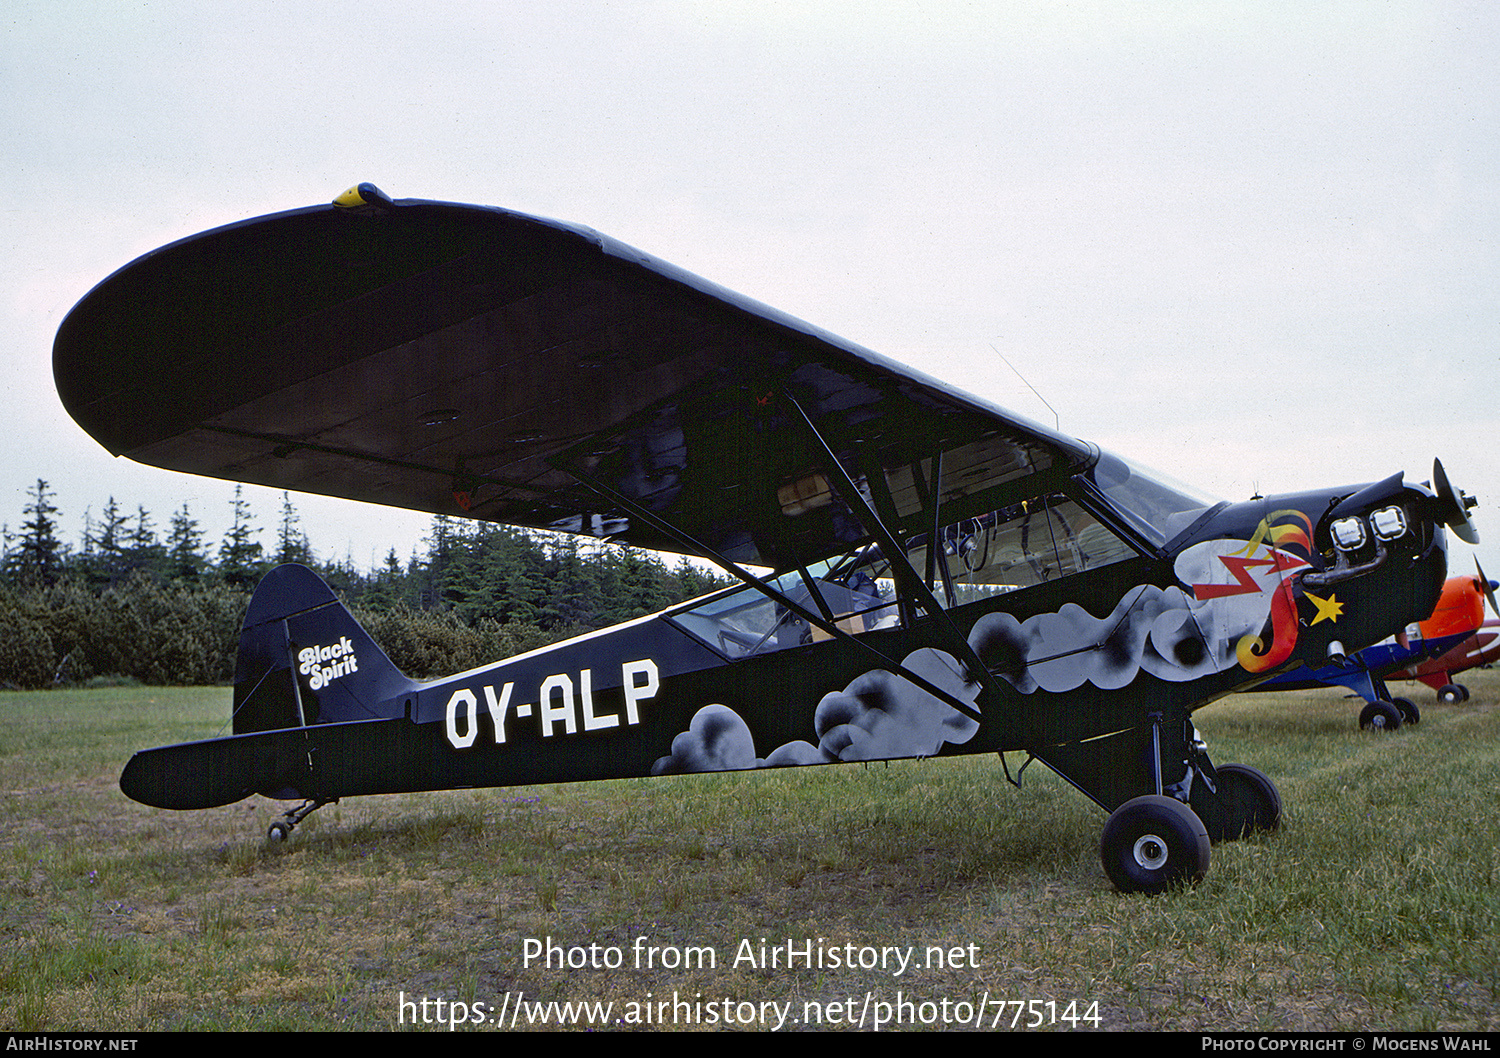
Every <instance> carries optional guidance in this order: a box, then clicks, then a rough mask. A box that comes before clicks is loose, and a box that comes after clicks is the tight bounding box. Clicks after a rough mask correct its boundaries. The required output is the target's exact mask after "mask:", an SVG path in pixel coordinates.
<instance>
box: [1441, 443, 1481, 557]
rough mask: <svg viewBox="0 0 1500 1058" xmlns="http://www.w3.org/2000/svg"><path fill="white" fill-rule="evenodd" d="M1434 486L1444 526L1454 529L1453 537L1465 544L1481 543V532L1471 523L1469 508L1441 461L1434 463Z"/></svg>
mask: <svg viewBox="0 0 1500 1058" xmlns="http://www.w3.org/2000/svg"><path fill="white" fill-rule="evenodd" d="M1432 485H1433V491H1434V492H1436V493H1437V499H1438V509H1439V511H1440V512H1441V515H1442V519H1443V522H1444V524H1446V525H1447V526H1448V528H1449V529H1452V530H1453V535H1454V536H1456V537H1458V538H1459V539H1460V540H1462V541H1463V542H1464V543H1466V544H1477V543H1479V530H1477V529H1475V528H1474V523H1473V522H1471V521H1469V508H1468V505H1467V504H1465V503H1464V497H1463V494H1462V493H1461V492H1459V491H1458V490H1457V489H1455V488H1454V487H1453V485H1452V484H1451V483H1450V482H1449V481H1448V475H1447V474H1446V473H1444V471H1443V461H1442V460H1440V459H1434V460H1433V461H1432Z"/></svg>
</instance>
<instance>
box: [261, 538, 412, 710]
mask: <svg viewBox="0 0 1500 1058" xmlns="http://www.w3.org/2000/svg"><path fill="white" fill-rule="evenodd" d="M415 687H416V684H415V682H414V681H412V680H409V679H407V678H406V677H405V676H404V675H402V674H401V672H400V670H399V669H397V668H396V666H395V665H394V664H392V662H391V660H390V658H388V657H386V656H385V652H384V651H383V650H381V649H380V648H379V647H378V646H376V645H375V641H374V640H373V639H371V638H370V636H369V634H368V633H367V632H365V630H364V629H363V628H362V627H360V624H359V622H358V621H356V620H355V619H354V616H353V615H352V614H350V613H349V611H348V610H347V609H346V608H345V607H344V604H343V603H341V602H339V601H338V599H337V598H336V597H335V596H334V594H333V591H332V589H330V588H329V587H328V585H327V584H325V583H323V580H322V579H321V578H320V577H319V576H318V575H317V574H316V573H314V572H313V571H312V570H310V569H308V568H307V567H306V566H298V565H285V566H278V567H276V568H275V569H273V570H271V572H269V573H267V574H266V575H265V577H263V578H262V579H261V582H260V584H259V586H257V587H256V589H255V595H254V596H253V597H252V598H251V600H250V608H249V610H248V611H246V613H245V626H244V628H243V629H242V630H241V631H240V653H239V660H238V661H237V663H236V664H235V673H234V732H235V734H245V733H247V732H251V731H271V730H276V729H280V728H288V727H302V726H305V725H308V724H317V723H337V722H342V721H348V720H374V719H392V718H394V717H399V716H402V715H403V714H404V713H405V711H406V699H407V698H408V697H411V696H412V695H413V693H414V690H415Z"/></svg>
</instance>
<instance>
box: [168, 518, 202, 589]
mask: <svg viewBox="0 0 1500 1058" xmlns="http://www.w3.org/2000/svg"><path fill="white" fill-rule="evenodd" d="M167 568H168V570H169V571H170V576H171V577H172V579H173V580H182V581H187V582H189V583H191V582H194V581H196V580H197V579H198V578H199V577H201V576H202V575H203V572H204V570H206V569H207V568H208V556H207V555H206V554H204V552H203V531H202V530H201V529H200V528H198V521H197V519H196V518H194V517H193V516H192V515H191V514H190V513H189V512H188V505H187V504H185V503H184V504H183V505H182V510H180V511H178V512H177V513H176V514H174V515H172V530H171V532H170V533H169V534H168V536H167Z"/></svg>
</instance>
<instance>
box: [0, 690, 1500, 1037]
mask: <svg viewBox="0 0 1500 1058" xmlns="http://www.w3.org/2000/svg"><path fill="white" fill-rule="evenodd" d="M1465 681H1466V682H1467V683H1468V684H1469V686H1470V689H1471V690H1472V691H1473V692H1474V696H1473V699H1472V700H1471V702H1470V703H1468V704H1465V705H1461V706H1442V705H1438V704H1436V703H1435V702H1434V701H1433V696H1432V694H1431V692H1429V691H1426V690H1425V689H1421V688H1418V689H1416V690H1415V693H1412V692H1411V691H1410V689H1408V693H1411V696H1412V697H1414V698H1415V699H1416V700H1417V701H1418V704H1419V705H1420V706H1421V708H1422V712H1423V719H1422V723H1421V724H1420V725H1418V726H1417V727H1415V728H1407V729H1403V730H1401V731H1399V732H1395V733H1392V734H1389V735H1371V734H1366V733H1362V732H1360V731H1359V730H1358V727H1357V722H1356V718H1357V715H1358V710H1357V709H1356V708H1355V706H1354V704H1353V703H1351V702H1348V701H1346V700H1344V699H1343V698H1342V696H1341V695H1340V693H1338V692H1334V691H1327V692H1312V693H1292V694H1280V695H1270V694H1266V695H1246V696H1240V697H1236V698H1233V699H1229V700H1226V701H1224V702H1220V703H1216V704H1215V705H1213V706H1210V707H1209V708H1207V709H1205V710H1202V711H1201V712H1200V713H1199V714H1198V715H1197V718H1196V719H1197V721H1198V726H1199V729H1200V731H1201V733H1202V734H1203V736H1204V737H1205V738H1206V739H1207V741H1208V742H1209V747H1210V750H1211V752H1212V754H1213V756H1214V759H1215V760H1216V761H1218V762H1220V763H1228V762H1231V761H1243V762H1246V763H1251V764H1254V765H1255V766H1257V767H1259V768H1260V769H1261V770H1263V771H1265V772H1266V773H1267V774H1269V775H1271V776H1272V777H1273V778H1274V779H1275V780H1276V782H1277V784H1278V786H1279V787H1280V789H1281V793H1282V797H1283V800H1284V802H1285V805H1286V816H1285V821H1284V825H1283V827H1282V829H1281V830H1280V831H1279V832H1277V833H1275V834H1271V835H1264V836H1259V837H1255V838H1252V839H1250V840H1248V841H1244V842H1236V843H1228V844H1223V845H1218V846H1215V848H1214V855H1213V864H1212V867H1211V868H1210V871H1209V874H1208V876H1207V878H1205V879H1204V881H1203V882H1202V883H1200V884H1199V885H1197V886H1196V887H1193V888H1190V889H1184V890H1180V891H1175V892H1171V893H1168V894H1166V895H1164V896H1162V897H1157V898H1142V897H1126V896H1122V895H1120V894H1118V893H1116V892H1115V891H1114V890H1113V889H1111V888H1110V886H1109V883H1108V882H1107V880H1106V879H1105V877H1104V873H1103V870H1102V868H1101V866H1100V863H1099V856H1098V848H1097V845H1098V838H1099V833H1100V829H1101V828H1102V826H1103V823H1104V816H1103V814H1102V813H1101V812H1099V811H1098V810H1097V809H1096V808H1094V807H1093V806H1092V805H1091V804H1089V803H1088V802H1086V801H1085V800H1084V799H1083V798H1082V797H1081V796H1079V795H1078V794H1077V793H1075V792H1074V791H1073V790H1072V789H1071V788H1069V787H1067V786H1066V785H1065V784H1063V783H1062V782H1061V781H1060V780H1058V779H1056V778H1055V777H1053V776H1052V775H1050V774H1049V773H1047V772H1046V771H1045V769H1043V768H1042V767H1040V766H1037V765H1034V766H1032V767H1031V768H1029V769H1028V770H1027V772H1026V776H1025V783H1024V787H1023V788H1022V789H1020V790H1017V789H1015V788H1014V787H1013V786H1011V785H1010V784H1009V783H1007V782H1006V781H1005V778H1004V773H1003V771H1002V770H1001V768H1000V766H999V762H998V761H997V760H996V759H995V758H993V757H966V758H955V759H947V760H934V761H924V762H903V763H897V764H890V765H884V764H877V765H871V766H869V767H862V766H843V767H829V768H804V769H790V770H778V771H773V772H765V773H755V774H736V775H708V776H683V777H674V778H667V779H655V780H628V781H619V782H607V783H576V784H570V785H565V786H553V787H532V788H521V789H498V790H483V791H455V792H449V793H440V794H424V795H396V796H389V797H369V798H359V799H355V800H351V801H348V802H345V803H343V804H340V805H332V806H328V807H326V808H324V809H322V810H321V811H319V812H317V813H315V814H314V815H313V816H311V817H310V818H309V819H308V820H307V821H306V822H305V823H304V824H303V825H302V826H301V827H299V828H298V830H297V832H296V834H295V835H294V836H293V839H292V841H291V842H289V843H288V844H287V845H286V846H284V847H280V848H272V847H267V846H266V845H265V843H264V840H263V835H264V833H265V828H266V826H267V825H268V824H269V823H270V822H271V821H272V820H273V819H275V818H276V817H277V816H278V815H279V814H280V811H281V809H282V807H284V806H280V805H278V804H276V803H274V802H270V801H266V800H263V799H260V798H255V799H252V800H249V801H245V802H241V803H240V804H237V805H231V806H228V807H225V808H220V809H211V810H208V811H203V812H188V813H181V812H163V811H157V810H154V809H149V808H146V807H144V806H141V805H137V804H135V803H133V802H131V801H129V800H127V799H126V798H124V797H123V795H121V794H120V792H119V789H118V787H117V786H116V781H117V778H118V775H119V770H120V768H121V767H122V765H123V764H124V762H125V760H126V759H127V758H128V756H129V754H130V753H131V752H132V751H134V750H135V749H139V748H144V747H148V746H153V745H158V744H161V743H165V742H175V741H183V740H187V739H193V738H203V737H208V736H211V735H214V734H217V733H219V732H220V731H221V730H222V728H223V727H224V718H225V717H226V716H227V713H228V707H229V693H228V691H226V690H223V689H200V690H161V689H155V688H136V687H116V688H99V689H93V690H87V691H68V692H44V693H36V694H0V1025H4V1026H5V1027H7V1028H10V1029H20V1030H28V1031H30V1030H70V1029H87V1030H105V1031H136V1030H147V1029H296V1030H301V1029H318V1028H343V1027H348V1028H355V1029H388V1028H395V1027H398V1026H399V1022H400V1019H401V1007H400V1002H399V1000H400V998H401V997H402V996H403V995H404V997H405V998H406V999H407V1000H408V1001H414V1000H415V1001H420V1000H421V999H422V998H427V999H428V1000H429V1006H428V1014H429V1016H436V1012H437V1010H436V1006H435V1005H434V1004H433V1003H432V1001H435V1000H437V999H439V998H441V999H442V1000H444V1015H445V1016H447V1015H448V1014H449V1013H450V1012H451V1009H452V1008H451V1007H450V1006H449V1004H452V1003H454V1002H459V1003H463V1004H469V1005H470V1006H469V1007H468V1008H460V1009H464V1010H465V1012H468V1011H469V1010H472V1009H474V1005H476V1004H479V1003H487V1004H495V1005H496V1006H498V1005H499V1004H500V1003H502V1002H503V1001H505V999H506V997H507V995H508V996H509V997H510V1002H511V1003H512V1004H514V1002H515V998H516V996H518V995H520V994H522V993H524V996H525V999H526V1000H527V1001H528V1002H535V1001H541V1002H545V1001H600V1002H612V1003H613V1004H614V1007H613V1009H612V1010H611V1011H610V1017H609V1018H608V1019H607V1023H608V1024H609V1025H611V1026H613V1025H616V1024H623V1025H625V1026H627V1027H628V1024H629V1023H630V1021H631V1020H632V1015H634V1020H636V1021H644V1020H645V1017H646V1012H645V1011H644V1010H643V1009H642V1008H640V1007H639V1006H636V1007H631V1006H629V1004H632V1003H634V1004H640V1003H642V1002H644V1001H647V1000H649V1001H651V1002H653V1003H660V1002H662V1001H664V1000H665V1001H670V1000H671V999H672V997H673V995H674V993H675V994H676V995H677V996H678V997H679V998H682V999H687V1000H690V1001H694V1002H696V1003H697V1004H698V1005H697V1006H696V1007H695V1008H693V1011H694V1013H695V1014H696V1016H697V1017H699V1018H700V1019H703V1020H707V1019H708V1018H709V1017H710V1016H715V1017H720V1018H722V1016H723V1014H724V1012H725V1009H726V1008H725V1006H724V1001H725V1000H729V1001H732V1004H731V1007H730V1008H729V1009H730V1011H731V1012H734V1013H736V1014H737V1015H744V1014H747V1013H749V1012H750V1011H751V1009H752V1007H751V1006H750V1005H751V1004H755V1005H757V1006H755V1007H754V1008H753V1009H754V1010H755V1012H756V1013H757V1014H759V1013H760V1010H761V1009H762V1008H761V1007H759V1006H758V1005H759V1004H768V1003H778V1004H785V1003H791V1004H792V1010H791V1017H792V1018H793V1020H794V1022H795V1021H796V1020H800V1019H802V1018H803V1016H804V1012H805V1010H804V1004H805V1003H817V1004H832V1003H834V1002H835V1001H847V1000H850V999H852V1000H853V1001H854V1004H855V1007H854V1013H855V1014H858V1013H859V1012H860V1010H861V1009H863V1004H864V1003H865V999H866V996H867V995H868V996H869V997H870V998H871V1000H872V1001H880V1002H885V1003H895V1002H896V1000H897V998H898V993H899V995H900V996H901V997H902V998H904V999H905V1000H907V1001H909V1002H910V1003H911V1004H913V1005H912V1006H909V1007H908V1008H905V1010H904V1012H905V1014H906V1021H907V1023H908V1024H909V1023H910V1022H911V1021H912V1020H917V1021H919V1022H920V1021H924V1020H926V1021H929V1022H930V1021H931V1020H932V1019H938V1020H937V1022H936V1023H937V1024H939V1025H940V1024H942V1021H941V1017H942V1014H943V1012H944V1011H943V1008H942V1007H941V1006H940V1004H942V1003H943V1001H945V1000H946V1001H947V1002H948V1007H947V1013H949V1014H950V1015H951V1014H954V1013H958V1012H962V1011H964V1010H968V1009H972V1008H971V1007H961V1006H955V1004H961V1003H967V1004H974V1003H976V1002H978V1001H979V1000H980V999H982V997H984V996H985V995H988V996H989V997H990V999H991V1000H992V1001H993V1000H996V999H1003V1000H1033V999H1035V1000H1040V1001H1043V1002H1047V1001H1050V1002H1052V1003H1053V1004H1055V1005H1054V1006H1053V1007H1052V1008H1050V1009H1051V1010H1055V1011H1056V1012H1058V1013H1059V1014H1061V1013H1064V1012H1066V1010H1067V1004H1068V1002H1069V1001H1070V1000H1077V1001H1078V1002H1079V1004H1080V1005H1079V1006H1078V1007H1076V1008H1074V1010H1075V1013H1079V1014H1081V1013H1085V1012H1087V1011H1088V1010H1089V1009H1090V1006H1089V1005H1090V1004H1093V1003H1097V1004H1098V1006H1097V1014H1098V1017H1099V1019H1100V1024H1101V1027H1103V1028H1105V1029H1171V1030H1198V1029H1218V1030H1223V1029H1246V1030H1302V1029H1310V1030H1317V1029H1337V1030H1370V1029H1387V1030H1423V1029H1426V1030H1437V1029H1443V1030H1480V1029H1494V1028H1495V1027H1496V1026H1497V1025H1500V939H1497V938H1500V852H1497V842H1496V836H1497V835H1500V797H1497V795H1496V790H1497V789H1500V749H1497V747H1500V708H1497V700H1500V675H1497V674H1495V673H1491V672H1479V673H1470V674H1467V675H1466V679H1465ZM1019 763H1020V760H1019V758H1015V757H1012V758H1011V761H1010V764H1011V771H1012V773H1014V771H1015V769H1016V767H1017V766H1018V765H1019ZM547 938H550V939H551V942H552V943H553V944H554V945H557V946H558V947H559V948H561V949H562V950H564V952H566V951H567V950H568V949H573V957H574V958H575V959H587V957H588V956H589V954H590V952H591V951H592V953H594V956H595V957H597V958H601V959H602V958H604V957H605V956H607V955H610V954H612V953H617V954H618V955H619V956H620V958H621V960H622V962H623V965H621V966H620V967H618V968H602V969H595V968H592V967H587V966H583V967H575V968H567V967H562V968H558V967H554V968H551V969H548V968H547V967H546V966H544V965H539V964H538V963H537V962H533V964H532V965H526V963H525V960H524V958H523V954H524V952H525V950H526V949H525V945H526V942H527V941H528V939H530V940H533V941H537V942H543V943H545V941H546V939H547ZM637 938H644V939H643V940H641V941H640V945H641V951H642V953H643V954H645V953H647V952H649V953H650V954H651V955H652V956H653V958H652V962H653V965H651V966H649V967H647V966H640V967H637V966H636V965H635V954H634V953H635V950H636V948H635V946H636V943H637ZM762 938H765V941H766V943H767V944H768V945H773V944H776V943H778V942H781V943H784V942H785V941H786V939H787V938H794V939H796V941H797V943H798V944H802V943H804V942H805V940H806V939H811V940H812V941H814V942H816V943H817V944H818V947H819V948H820V949H821V950H825V951H827V950H832V949H834V948H837V949H838V950H839V951H840V952H843V951H844V950H845V949H844V945H846V944H853V945H856V946H870V947H872V948H876V949H879V948H884V947H888V946H889V947H896V948H901V949H905V948H907V947H908V946H910V947H912V948H914V949H915V950H916V952H917V953H918V955H919V957H920V956H921V955H922V954H923V953H925V952H926V951H927V949H928V948H929V947H932V948H941V949H942V950H943V951H944V952H945V953H951V952H952V951H953V949H958V950H959V951H961V952H962V953H964V955H965V958H964V959H963V960H962V965H958V966H953V965H945V966H943V967H941V968H939V967H936V966H932V967H929V966H916V967H913V968H911V969H909V970H907V971H906V972H905V973H904V974H902V975H901V976H895V975H894V974H893V973H892V972H890V971H882V970H881V969H879V968H860V967H854V968H846V967H842V966H841V967H831V966H828V965H824V966H823V967H822V968H817V967H813V968H806V967H802V966H797V967H794V968H791V969H787V968H785V967H774V968H768V967H764V966H761V965H758V964H757V965H748V964H743V963H742V964H741V965H735V961H734V960H735V955H736V953H737V952H739V951H740V950H741V946H742V944H743V943H745V942H748V943H749V946H750V947H751V948H752V949H758V948H759V945H760V943H761V940H762ZM819 938H822V940H821V941H819ZM591 945H593V946H595V947H594V948H592V949H591V948H590V946H591ZM970 946H972V947H970ZM710 951H711V952H712V953H713V955H714V956H715V964H714V965H713V966H707V965H702V964H701V961H702V958H703V957H704V956H705V955H706V954H707V953H708V952H710ZM970 953H972V954H973V955H975V956H976V957H977V958H976V959H975V960H974V962H975V965H970V960H969V959H968V957H967V956H968V954H970ZM694 955H696V956H697V957H698V958H697V959H696V960H695V959H694V958H693V956H694ZM663 963H667V964H668V965H665V966H663V965H662V964H663ZM711 1001H712V1002H714V1003H716V1004H717V1005H716V1006H715V1007H714V1008H712V1009H713V1010H714V1014H713V1015H710V1014H709V1013H707V1011H708V1009H709V1008H708V1007H707V1004H709V1003H710V1002H711ZM923 1002H926V1003H928V1004H930V1005H929V1006H927V1007H922V1006H920V1005H917V1004H921V1003H923ZM733 1004H740V1005H739V1006H734V1005H733ZM764 1009H765V1010H766V1011H767V1015H768V1017H769V1016H770V1014H769V1011H770V1008H769V1007H766V1008H764ZM1041 1009H1042V1010H1043V1011H1044V1012H1045V1011H1046V1010H1048V1009H1049V1008H1041ZM827 1010H828V1012H830V1013H839V1014H847V1013H848V1012H849V1008H848V1006H847V1002H846V1003H845V1005H844V1006H842V1007H837V1008H833V1007H829V1008H827ZM414 1011H415V1012H417V1013H418V1015H419V1016H420V1009H419V1008H410V1007H409V1008H407V1021H408V1022H409V1021H410V1018H411V1015H412V1013H413V1012H414ZM887 1012H888V1013H894V1012H895V1011H894V1010H893V1009H892V1008H887ZM485 1013H486V1014H488V1013H489V1012H488V1011H487V1010H486V1011H485ZM650 1013H651V1014H652V1020H653V1022H655V1021H656V1020H658V1018H659V1017H660V1016H661V1015H662V1013H663V1012H662V1011H661V1010H660V1009H659V1008H653V1009H652V1010H651V1011H650ZM988 1013H989V1015H990V1017H991V1018H992V1017H993V1016H994V1014H995V1013H996V1009H995V1008H994V1007H993V1006H992V1007H991V1008H990V1009H989V1012H988ZM1015 1014H1016V1007H1015V1006H1014V1005H1011V1006H1007V1007H1006V1008H1005V1009H1004V1012H1003V1021H1002V1024H1004V1025H1008V1024H1009V1023H1010V1021H1011V1018H1012V1017H1013V1016H1014V1015H1015ZM671 1016H672V1013H671V1008H670V1007H669V1008H667V1010H666V1011H665V1017H666V1018H668V1020H669V1022H670V1019H671ZM1044 1016H1045V1015H1044ZM679 1020H681V1015H679ZM989 1020H990V1018H987V1019H986V1024H988V1023H989ZM1025 1020H1026V1015H1023V1016H1022V1018H1021V1022H1022V1023H1023V1024H1024V1023H1025ZM523 1024H524V1022H523ZM757 1024H764V1022H759V1021H758V1022H757ZM596 1027H604V1026H602V1025H601V1026H596ZM1060 1027H1066V1026H1060Z"/></svg>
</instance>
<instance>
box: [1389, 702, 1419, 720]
mask: <svg viewBox="0 0 1500 1058" xmlns="http://www.w3.org/2000/svg"><path fill="white" fill-rule="evenodd" d="M1391 704H1392V705H1394V706H1395V707H1396V712H1398V713H1400V714H1401V722H1402V723H1403V724H1420V723H1421V722H1422V714H1421V713H1420V712H1418V711H1417V703H1416V702H1414V701H1412V700H1411V699H1410V698H1392V699H1391Z"/></svg>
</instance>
